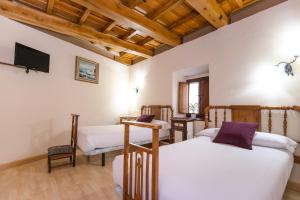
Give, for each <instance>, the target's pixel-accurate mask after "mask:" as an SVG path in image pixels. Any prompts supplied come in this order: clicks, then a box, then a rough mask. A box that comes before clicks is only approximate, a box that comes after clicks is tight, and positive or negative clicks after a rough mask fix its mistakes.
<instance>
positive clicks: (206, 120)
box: [204, 106, 210, 129]
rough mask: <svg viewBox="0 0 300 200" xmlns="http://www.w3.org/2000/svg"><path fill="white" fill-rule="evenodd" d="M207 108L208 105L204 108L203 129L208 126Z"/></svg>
mask: <svg viewBox="0 0 300 200" xmlns="http://www.w3.org/2000/svg"><path fill="white" fill-rule="evenodd" d="M209 110H210V107H209V106H208V107H206V108H205V109H204V122H205V125H204V129H207V128H208V122H209Z"/></svg>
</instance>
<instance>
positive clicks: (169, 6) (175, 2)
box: [148, 0, 183, 20]
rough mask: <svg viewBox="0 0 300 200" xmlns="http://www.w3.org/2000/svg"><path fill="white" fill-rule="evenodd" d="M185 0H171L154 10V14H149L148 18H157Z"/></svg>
mask: <svg viewBox="0 0 300 200" xmlns="http://www.w3.org/2000/svg"><path fill="white" fill-rule="evenodd" d="M182 3H183V0H170V1H168V2H167V3H166V4H164V5H163V6H161V7H160V8H159V9H157V10H156V11H154V12H153V13H152V14H150V15H148V18H150V19H152V20H157V19H158V18H160V17H161V16H163V15H164V14H166V13H167V12H170V11H171V10H173V9H174V8H176V7H177V6H178V5H180V4H182Z"/></svg>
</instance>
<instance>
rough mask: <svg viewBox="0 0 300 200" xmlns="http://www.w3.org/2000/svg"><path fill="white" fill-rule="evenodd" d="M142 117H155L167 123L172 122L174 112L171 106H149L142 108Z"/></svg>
mask: <svg viewBox="0 0 300 200" xmlns="http://www.w3.org/2000/svg"><path fill="white" fill-rule="evenodd" d="M141 114H142V115H155V117H154V119H156V120H163V121H166V122H171V118H172V117H173V114H174V111H173V108H172V106H170V105H148V106H145V105H144V106H142V108H141Z"/></svg>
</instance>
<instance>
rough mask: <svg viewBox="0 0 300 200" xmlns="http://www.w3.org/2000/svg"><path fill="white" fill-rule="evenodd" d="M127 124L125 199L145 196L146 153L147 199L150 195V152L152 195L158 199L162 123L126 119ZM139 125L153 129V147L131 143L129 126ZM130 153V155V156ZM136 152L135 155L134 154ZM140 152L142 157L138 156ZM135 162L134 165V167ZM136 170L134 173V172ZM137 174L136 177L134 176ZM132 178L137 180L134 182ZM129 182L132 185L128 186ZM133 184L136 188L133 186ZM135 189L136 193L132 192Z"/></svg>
mask: <svg viewBox="0 0 300 200" xmlns="http://www.w3.org/2000/svg"><path fill="white" fill-rule="evenodd" d="M123 124H124V125H125V134H124V145H125V146H124V162H123V163H124V167H123V200H140V199H142V197H143V182H144V181H143V180H144V177H143V174H144V167H143V166H144V164H143V163H144V154H146V155H147V156H146V167H145V169H146V180H145V183H146V192H145V194H146V199H148V198H149V197H148V196H147V195H148V194H149V191H148V190H149V184H148V182H149V171H148V169H149V159H150V156H149V154H151V155H152V165H151V167H152V169H151V170H152V177H151V180H152V183H151V188H152V191H151V195H152V200H158V170H159V163H158V161H159V129H161V125H157V124H150V123H141V122H135V121H124V122H123ZM130 125H132V126H138V127H144V128H150V129H152V149H149V148H146V147H143V146H139V145H137V144H133V143H129V136H130V133H129V126H130ZM129 154H130V157H129ZM133 154H135V156H133ZM138 154H139V155H140V157H139V158H138ZM133 157H135V161H134V162H133ZM128 159H130V169H129V173H128V164H129V162H128ZM133 163H134V167H133ZM133 171H134V173H133ZM133 176H135V177H133ZM132 180H134V181H135V182H134V183H133V182H132ZM128 182H129V183H130V187H129V188H128ZM132 186H133V187H134V188H132ZM133 189H134V191H135V192H134V194H132V190H133Z"/></svg>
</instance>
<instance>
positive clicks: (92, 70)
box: [75, 56, 99, 84]
mask: <svg viewBox="0 0 300 200" xmlns="http://www.w3.org/2000/svg"><path fill="white" fill-rule="evenodd" d="M75 80H78V81H84V82H89V83H95V84H98V83H99V64H98V63H96V62H94V61H91V60H88V59H85V58H81V57H79V56H76V69H75Z"/></svg>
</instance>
